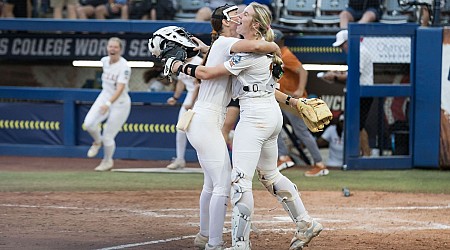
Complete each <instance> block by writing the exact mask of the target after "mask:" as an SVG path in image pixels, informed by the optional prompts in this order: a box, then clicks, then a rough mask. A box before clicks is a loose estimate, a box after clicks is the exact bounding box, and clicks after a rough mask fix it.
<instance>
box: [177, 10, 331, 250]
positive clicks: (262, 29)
mask: <svg viewBox="0 0 450 250" xmlns="http://www.w3.org/2000/svg"><path fill="white" fill-rule="evenodd" d="M239 20H240V23H241V24H240V25H238V26H237V32H238V33H239V34H240V35H242V36H244V38H245V40H251V41H257V40H264V39H266V40H267V41H273V31H272V30H270V22H271V15H270V13H269V12H268V11H267V9H266V8H265V7H264V6H262V5H260V4H257V3H251V4H250V5H249V6H247V7H246V8H245V10H244V12H243V13H241V14H239ZM273 62H276V63H278V64H279V63H281V59H280V58H279V57H278V56H274V57H273V58H272V57H270V56H268V55H258V54H248V53H237V54H235V55H233V57H232V58H231V59H230V60H229V61H227V62H225V63H224V64H223V65H219V66H216V67H197V66H195V65H189V64H187V65H184V66H181V68H180V63H175V64H174V65H173V68H172V69H178V70H179V69H181V71H182V72H186V73H187V74H190V75H192V76H194V77H197V78H199V79H210V78H212V77H217V76H223V75H230V74H232V75H235V76H237V80H238V81H234V83H233V98H239V104H240V110H241V113H240V120H239V122H238V125H237V126H236V130H235V135H234V140H233V170H232V174H231V181H232V193H233V194H232V198H231V200H232V203H233V205H234V207H233V211H232V247H231V248H229V249H235V250H247V249H250V228H251V216H252V213H253V210H254V200H253V193H252V179H253V176H254V173H255V170H257V172H258V177H259V180H260V181H261V182H262V184H263V185H264V186H265V187H266V188H267V190H268V191H269V192H270V193H271V194H272V195H274V196H275V197H277V198H278V200H279V202H280V203H281V204H282V205H283V208H284V209H285V210H286V212H287V213H288V214H289V216H290V217H291V219H292V220H293V222H294V223H295V224H296V227H297V230H296V232H295V235H294V237H293V239H292V241H291V243H290V249H291V250H298V249H303V247H304V246H306V245H307V244H308V243H309V242H310V241H311V239H312V238H314V237H316V236H317V235H319V233H320V232H321V231H322V229H323V226H322V225H321V224H320V223H319V222H317V221H316V220H314V219H313V218H311V217H310V216H309V215H308V212H307V211H306V208H305V206H304V204H303V202H302V200H301V198H300V195H299V193H298V191H297V187H296V186H295V184H294V183H292V182H291V181H290V180H289V179H288V178H287V177H285V176H283V175H282V174H281V173H280V171H279V170H278V168H277V159H278V149H277V137H278V134H279V132H280V131H281V126H282V122H283V118H282V115H281V110H280V107H279V105H278V103H277V100H278V101H281V102H285V103H286V104H287V105H290V106H291V107H296V103H297V101H298V100H297V99H295V98H291V97H290V96H288V95H286V94H283V93H281V92H279V91H277V90H276V89H275V87H276V85H277V82H276V81H275V78H274V77H273V76H272V65H273ZM206 66H208V64H207V65H206Z"/></svg>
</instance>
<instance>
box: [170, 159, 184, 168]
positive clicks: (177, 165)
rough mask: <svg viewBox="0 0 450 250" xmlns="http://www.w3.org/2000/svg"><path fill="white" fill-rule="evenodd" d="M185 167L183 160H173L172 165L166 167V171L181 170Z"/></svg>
mask: <svg viewBox="0 0 450 250" xmlns="http://www.w3.org/2000/svg"><path fill="white" fill-rule="evenodd" d="M185 166H186V161H185V160H179V159H175V160H173V161H172V163H170V164H169V165H167V167H166V168H167V169H170V170H177V169H183V168H184V167H185Z"/></svg>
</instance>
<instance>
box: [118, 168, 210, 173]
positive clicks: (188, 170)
mask: <svg viewBox="0 0 450 250" xmlns="http://www.w3.org/2000/svg"><path fill="white" fill-rule="evenodd" d="M111 171H113V172H127V173H170V174H203V170H202V169H201V168H183V169H177V170H170V169H167V168H117V169H112V170H111Z"/></svg>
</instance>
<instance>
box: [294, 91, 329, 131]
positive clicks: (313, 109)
mask: <svg viewBox="0 0 450 250" xmlns="http://www.w3.org/2000/svg"><path fill="white" fill-rule="evenodd" d="M297 109H298V110H299V111H300V114H301V116H302V118H303V121H304V122H305V124H306V126H307V127H308V128H309V130H311V132H319V131H322V130H323V128H324V127H325V125H328V124H329V123H330V121H331V119H333V114H332V113H331V111H330V109H329V108H328V106H327V104H326V103H325V102H324V101H323V100H322V99H319V98H308V99H307V98H300V99H298V102H297Z"/></svg>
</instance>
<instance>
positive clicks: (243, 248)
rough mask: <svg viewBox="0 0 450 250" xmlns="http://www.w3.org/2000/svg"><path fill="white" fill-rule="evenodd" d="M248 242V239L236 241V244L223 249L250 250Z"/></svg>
mask: <svg viewBox="0 0 450 250" xmlns="http://www.w3.org/2000/svg"><path fill="white" fill-rule="evenodd" d="M251 249H252V248H251V247H250V242H249V241H247V242H246V241H238V242H236V245H234V246H232V247H229V248H225V250H251Z"/></svg>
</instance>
